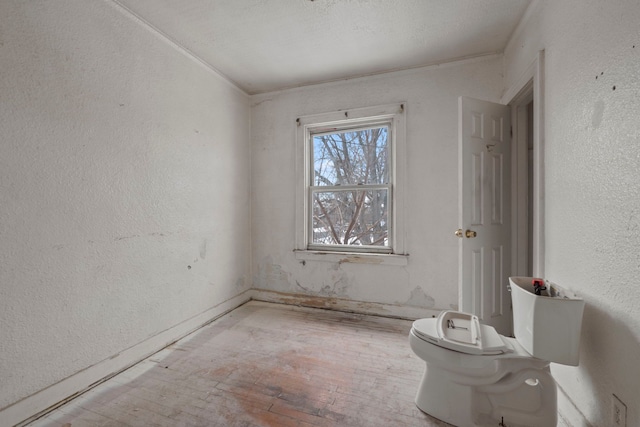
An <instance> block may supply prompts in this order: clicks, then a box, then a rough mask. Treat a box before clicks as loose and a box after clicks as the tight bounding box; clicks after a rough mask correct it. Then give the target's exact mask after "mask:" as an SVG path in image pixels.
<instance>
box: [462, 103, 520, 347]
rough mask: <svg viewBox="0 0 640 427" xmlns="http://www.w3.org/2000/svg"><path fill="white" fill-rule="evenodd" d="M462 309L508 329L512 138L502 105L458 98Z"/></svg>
mask: <svg viewBox="0 0 640 427" xmlns="http://www.w3.org/2000/svg"><path fill="white" fill-rule="evenodd" d="M459 126H460V128H459V166H458V167H459V183H458V188H459V223H458V226H459V227H460V228H459V230H458V231H456V236H458V238H459V245H460V261H459V263H460V264H459V268H460V270H459V279H458V280H459V292H460V310H461V311H465V312H469V313H473V314H475V315H477V316H478V317H479V318H480V319H481V320H482V322H483V323H485V324H488V325H491V326H493V327H495V328H496V330H497V331H498V332H499V333H501V334H505V335H509V334H511V323H512V314H511V297H510V295H509V292H508V288H507V285H508V281H509V270H510V266H511V258H510V256H511V255H510V246H511V185H510V177H511V172H510V170H511V137H510V134H509V133H510V109H509V107H507V106H506V105H501V104H495V103H492V102H486V101H480V100H477V99H472V98H465V97H460V100H459Z"/></svg>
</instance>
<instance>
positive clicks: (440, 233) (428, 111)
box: [252, 57, 502, 309]
mask: <svg viewBox="0 0 640 427" xmlns="http://www.w3.org/2000/svg"><path fill="white" fill-rule="evenodd" d="M501 65H502V61H501V58H500V57H489V58H485V59H483V60H477V61H472V62H465V63H462V64H457V65H452V64H450V65H447V66H442V67H431V68H425V69H418V70H411V71H405V72H399V73H394V74H388V75H384V76H375V77H368V78H362V79H356V80H349V81H345V82H341V83H334V84H325V85H319V86H313V87H308V88H301V89H295V90H289V91H284V92H278V93H271V94H265V95H258V96H254V97H253V98H252V100H253V111H252V139H253V145H252V150H253V151H252V166H253V167H252V170H253V171H254V174H253V177H252V206H253V210H252V212H253V221H252V225H253V234H252V248H253V268H252V272H253V275H254V286H255V287H257V288H260V289H268V290H273V291H279V292H293V293H302V294H308V295H314V296H315V295H319V296H329V297H338V298H347V299H351V300H356V301H366V302H378V303H385V304H400V305H413V306H417V307H424V308H431V309H448V308H451V307H457V305H458V267H457V265H458V240H457V239H456V238H455V236H454V234H453V232H454V231H455V230H456V229H457V228H458V97H459V96H460V95H466V96H472V97H477V98H482V99H486V100H493V101H495V100H497V99H499V95H500V93H501V90H502V67H501ZM400 101H406V106H407V109H406V111H407V116H406V134H407V149H406V150H407V158H408V161H407V164H406V170H405V172H406V180H407V196H408V197H407V199H406V212H405V219H406V224H407V226H406V234H407V241H406V245H405V247H406V251H407V252H408V253H409V254H410V256H409V261H408V265H406V266H398V265H373V264H355V263H354V264H351V263H340V262H326V261H315V260H307V261H306V263H305V264H304V265H303V263H302V262H301V261H300V260H296V258H295V256H294V253H293V249H294V244H295V243H294V242H295V228H294V224H295V219H294V213H295V191H296V186H295V179H296V176H295V163H294V161H295V160H294V157H295V144H296V140H295V134H296V125H295V120H296V118H297V117H300V116H304V115H310V114H316V113H324V112H331V111H336V110H339V109H348V108H357V107H367V106H374V105H382V104H390V103H395V102H400Z"/></svg>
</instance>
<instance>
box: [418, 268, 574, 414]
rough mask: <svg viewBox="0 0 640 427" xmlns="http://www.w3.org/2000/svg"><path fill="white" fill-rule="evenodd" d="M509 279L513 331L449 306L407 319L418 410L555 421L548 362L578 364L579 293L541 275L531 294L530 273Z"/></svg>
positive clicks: (554, 391)
mask: <svg viewBox="0 0 640 427" xmlns="http://www.w3.org/2000/svg"><path fill="white" fill-rule="evenodd" d="M509 284H510V288H511V301H512V303H513V327H514V335H515V338H509V337H505V336H502V335H499V334H498V333H497V332H496V331H495V329H493V328H492V327H490V326H487V325H483V324H482V323H480V322H479V321H478V318H477V317H476V316H474V315H471V314H468V313H461V312H457V311H443V312H442V313H440V315H439V316H438V317H437V318H430V319H420V320H416V321H415V322H414V323H413V327H412V329H411V333H410V334H409V343H410V345H411V349H412V350H413V351H414V352H415V354H416V355H418V357H420V358H421V359H422V360H424V361H425V362H426V368H425V373H424V376H423V377H422V381H421V383H420V387H419V389H418V393H417V395H416V405H417V406H418V408H420V409H421V410H422V411H423V412H426V413H427V414H429V415H431V416H433V417H436V418H438V419H440V420H442V421H445V422H448V423H450V424H453V425H455V426H458V427H468V426H492V427H496V426H499V425H504V426H509V427H516V426H519V427H525V426H526V427H552V426H555V425H556V424H557V418H558V415H557V412H558V411H557V398H556V383H555V381H554V379H553V377H552V376H551V372H550V370H549V363H550V362H555V363H561V364H564V365H571V366H577V365H578V359H579V346H580V330H581V327H582V312H583V310H584V300H582V299H581V298H578V297H577V296H576V295H575V294H573V293H570V292H567V291H565V290H564V289H561V288H560V287H558V286H557V285H555V284H550V283H548V282H547V286H546V287H547V290H546V291H545V290H543V291H541V292H540V295H536V294H535V293H534V286H533V284H532V278H531V277H510V278H509ZM501 423H502V424H501Z"/></svg>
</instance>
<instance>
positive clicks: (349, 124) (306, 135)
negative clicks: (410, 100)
mask: <svg viewBox="0 0 640 427" xmlns="http://www.w3.org/2000/svg"><path fill="white" fill-rule="evenodd" d="M405 116H406V103H397V104H390V105H382V106H376V107H365V108H357V109H349V110H340V111H335V112H330V113H323V114H316V115H312V116H304V117H300V118H298V119H296V125H297V131H296V182H297V190H296V233H295V234H296V247H295V250H296V254H297V257H298V258H299V259H310V258H309V257H310V256H311V257H312V258H313V255H322V257H321V258H322V259H326V260H335V259H336V256H331V254H336V255H337V257H338V258H341V259H342V257H343V256H344V255H357V256H358V260H359V261H358V262H363V261H364V262H366V261H367V260H373V261H372V262H376V263H379V262H382V261H384V262H388V261H389V259H390V258H393V257H394V256H398V255H400V256H402V257H404V256H406V254H405V247H404V240H405V232H404V192H405V179H404V170H405V167H404V166H405V164H406V154H405V153H406V150H405V145H406V144H405V139H406V136H405ZM383 125H384V126H388V137H387V138H388V139H387V144H388V145H389V147H388V148H387V149H388V150H389V152H388V155H389V162H390V164H389V165H388V166H389V169H390V170H389V177H388V181H389V183H388V184H384V185H380V184H377V185H372V186H371V187H385V188H388V192H389V193H388V197H389V200H390V206H388V213H387V217H388V231H387V233H388V240H389V246H388V247H376V246H358V245H325V244H314V243H313V242H312V235H311V233H312V223H313V218H312V215H311V211H312V205H313V200H312V192H313V188H316V189H317V187H314V186H313V185H312V179H313V176H314V174H313V172H314V171H313V166H312V162H313V150H312V147H313V142H312V138H313V135H318V134H323V133H324V134H326V133H340V132H346V131H350V130H358V129H363V128H373V127H376V126H383ZM353 187H354V188H356V187H359V188H358V189H360V190H362V189H365V188H367V187H368V186H358V185H353ZM347 188H348V187H347V186H341V190H344V189H347ZM349 188H350V187H349ZM327 255H329V256H327ZM392 263H396V262H392ZM403 263H404V262H402V261H400V264H403Z"/></svg>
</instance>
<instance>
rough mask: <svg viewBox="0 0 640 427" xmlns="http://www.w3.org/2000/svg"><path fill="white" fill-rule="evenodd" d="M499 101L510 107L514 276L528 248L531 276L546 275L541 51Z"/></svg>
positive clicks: (521, 269)
mask: <svg viewBox="0 0 640 427" xmlns="http://www.w3.org/2000/svg"><path fill="white" fill-rule="evenodd" d="M532 100H533V206H532V209H531V210H529V207H528V204H529V203H528V200H527V196H528V177H527V169H528V166H527V162H528V160H527V137H526V130H527V129H526V121H524V122H523V120H526V114H527V112H526V106H527V104H529V103H530V102H531V101H532ZM501 103H502V104H505V105H509V106H510V107H511V126H512V143H513V146H512V168H511V179H512V181H511V182H512V186H511V191H512V197H511V200H512V210H511V215H512V216H511V218H512V220H511V224H512V234H511V243H512V254H513V255H512V259H511V271H512V274H513V275H525V274H526V271H527V259H528V255H529V248H531V250H532V251H533V254H532V257H533V275H534V276H536V277H544V275H545V239H544V235H545V227H544V217H545V215H544V212H545V205H544V196H545V194H544V50H541V51H539V52H538V55H537V56H536V58H535V59H534V60H533V61H532V62H531V64H530V65H529V67H528V68H527V69H526V70H525V72H524V73H523V74H522V75H521V76H520V78H519V79H518V80H516V82H515V83H514V84H513V85H512V86H511V87H510V88H509V89H508V90H507V91H506V92H505V94H504V96H503V97H502V99H501ZM529 211H531V212H532V213H533V222H532V223H533V233H532V236H533V242H529V238H528V220H529Z"/></svg>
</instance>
